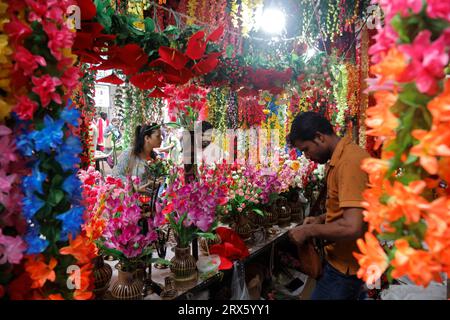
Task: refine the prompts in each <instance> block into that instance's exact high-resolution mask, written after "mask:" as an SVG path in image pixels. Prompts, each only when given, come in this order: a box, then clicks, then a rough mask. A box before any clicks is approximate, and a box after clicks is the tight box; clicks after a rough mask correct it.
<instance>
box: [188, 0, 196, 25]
mask: <svg viewBox="0 0 450 320" xmlns="http://www.w3.org/2000/svg"><path fill="white" fill-rule="evenodd" d="M197 6H198V2H197V0H189V1H188V4H187V15H188V16H189V17H190V18H188V19H187V20H186V24H187V25H188V26H189V25H192V24H194V19H192V18H193V17H195V16H196V15H195V12H196V10H197Z"/></svg>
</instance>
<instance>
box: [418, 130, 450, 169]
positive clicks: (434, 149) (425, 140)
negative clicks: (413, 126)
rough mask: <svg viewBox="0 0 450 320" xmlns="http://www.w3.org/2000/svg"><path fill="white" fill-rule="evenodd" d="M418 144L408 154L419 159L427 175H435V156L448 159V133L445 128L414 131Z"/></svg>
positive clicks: (449, 151) (449, 137) (449, 145)
mask: <svg viewBox="0 0 450 320" xmlns="http://www.w3.org/2000/svg"><path fill="white" fill-rule="evenodd" d="M412 135H413V137H414V138H416V139H417V140H419V143H418V144H417V145H415V146H414V147H412V148H411V150H410V154H412V155H415V156H418V157H420V165H421V166H422V167H423V168H424V169H425V170H426V171H427V172H428V173H429V174H437V172H438V160H437V159H436V157H437V156H444V157H450V131H449V130H448V128H447V126H444V125H440V126H433V127H432V128H431V131H426V130H414V131H413V132H412Z"/></svg>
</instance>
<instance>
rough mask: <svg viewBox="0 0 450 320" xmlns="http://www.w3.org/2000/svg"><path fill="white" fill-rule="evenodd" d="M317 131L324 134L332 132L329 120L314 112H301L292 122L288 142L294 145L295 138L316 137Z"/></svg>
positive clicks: (302, 139) (305, 139)
mask: <svg viewBox="0 0 450 320" xmlns="http://www.w3.org/2000/svg"><path fill="white" fill-rule="evenodd" d="M317 132H320V133H322V134H326V135H332V134H333V133H334V130H333V127H332V126H331V124H330V122H329V121H328V120H327V119H326V118H325V117H323V116H321V115H320V114H318V113H316V112H303V113H300V114H298V115H297V116H296V117H295V119H294V121H293V122H292V126H291V132H290V133H289V142H290V144H291V145H294V142H295V141H297V140H300V141H308V140H309V141H311V140H314V138H315V137H316V134H317Z"/></svg>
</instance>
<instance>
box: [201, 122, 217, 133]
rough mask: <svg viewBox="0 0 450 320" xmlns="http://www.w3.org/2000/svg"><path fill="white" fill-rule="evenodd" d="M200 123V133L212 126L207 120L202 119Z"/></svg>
mask: <svg viewBox="0 0 450 320" xmlns="http://www.w3.org/2000/svg"><path fill="white" fill-rule="evenodd" d="M200 125H201V126H202V133H205V132H206V131H208V130H210V129H213V128H214V127H213V125H212V124H211V123H209V122H208V121H202V122H201V123H200Z"/></svg>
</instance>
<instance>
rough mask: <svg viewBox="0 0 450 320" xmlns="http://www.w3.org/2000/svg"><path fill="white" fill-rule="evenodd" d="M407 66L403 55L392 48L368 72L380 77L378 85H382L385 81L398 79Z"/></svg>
mask: <svg viewBox="0 0 450 320" xmlns="http://www.w3.org/2000/svg"><path fill="white" fill-rule="evenodd" d="M407 65H408V64H407V60H406V57H405V55H404V54H403V53H402V52H401V51H399V50H398V49H397V48H396V47H392V48H391V49H390V50H389V51H388V53H387V54H386V55H385V56H384V57H383V59H382V60H381V62H379V63H378V64H375V65H373V66H372V67H370V72H371V73H374V74H378V75H380V76H381V79H380V84H383V83H384V82H385V81H386V80H394V81H397V80H398V79H400V77H401V75H402V74H403V72H404V71H405V69H406V67H407Z"/></svg>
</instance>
